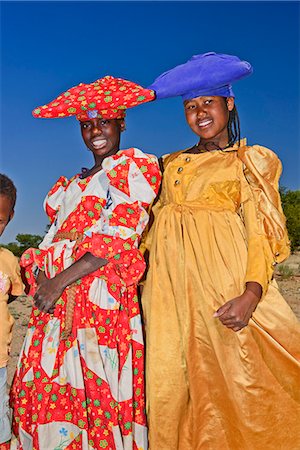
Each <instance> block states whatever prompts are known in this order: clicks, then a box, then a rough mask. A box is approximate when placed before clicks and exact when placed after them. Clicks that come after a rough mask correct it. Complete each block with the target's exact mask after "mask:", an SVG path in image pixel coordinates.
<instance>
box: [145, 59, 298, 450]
mask: <svg viewBox="0 0 300 450" xmlns="http://www.w3.org/2000/svg"><path fill="white" fill-rule="evenodd" d="M251 71H252V69H251V66H250V64H249V63H247V62H245V61H240V60H239V58H237V57H234V56H230V55H217V54H215V53H208V54H204V55H197V56H195V57H193V58H192V59H191V60H190V61H188V62H187V63H186V64H184V65H182V66H177V67H176V68H174V69H172V70H170V71H169V72H166V73H165V74H163V75H162V76H160V77H159V78H158V79H157V80H156V81H155V82H154V83H153V84H152V85H151V88H152V89H154V90H155V91H156V96H157V98H158V99H159V98H164V97H171V96H175V95H182V96H183V99H184V108H185V115H186V119H187V122H188V124H189V126H190V128H191V129H192V131H194V132H195V133H196V134H197V136H198V137H199V138H200V140H199V142H198V144H197V145H195V146H194V147H192V148H189V149H186V150H183V151H179V152H177V153H173V154H171V155H167V156H165V157H164V158H163V166H164V180H163V185H162V191H161V195H160V197H159V199H158V201H157V203H156V205H155V206H154V208H153V213H154V217H155V219H154V223H153V226H152V228H151V229H150V232H149V234H148V236H147V238H146V241H145V245H146V248H147V249H148V250H149V251H150V259H149V272H148V275H147V279H146V283H145V286H144V291H143V297H142V302H143V307H144V314H145V323H146V347H147V356H146V363H147V366H146V374H147V389H146V392H147V412H148V419H149V428H150V450H177V449H178V450H200V449H201V450H279V449H280V450H299V449H300V324H299V322H298V321H297V319H296V317H295V316H294V314H293V313H292V311H291V309H290V308H289V306H288V305H287V304H286V302H285V300H284V299H283V298H282V296H281V295H280V293H279V291H278V287H277V284H276V282H275V280H273V270H274V266H275V265H276V263H278V262H282V261H283V260H284V259H285V258H286V257H287V256H288V255H289V242H288V237H287V232H286V227H285V218H284V215H283V213H282V208H281V203H280V196H279V193H278V180H279V176H280V174H281V163H280V161H279V159H278V158H277V156H276V155H275V154H274V153H273V152H272V151H270V150H268V149H267V148H265V147H262V146H259V145H254V146H247V144H246V141H245V140H244V139H243V140H240V136H239V123H238V116H237V112H236V108H235V104H234V95H233V92H232V89H231V85H230V84H231V82H233V81H236V80H238V79H240V78H242V77H244V76H246V75H247V74H249V73H251Z"/></svg>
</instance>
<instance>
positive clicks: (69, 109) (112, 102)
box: [32, 75, 155, 121]
mask: <svg viewBox="0 0 300 450" xmlns="http://www.w3.org/2000/svg"><path fill="white" fill-rule="evenodd" d="M154 98H155V96H154V91H152V90H151V89H145V88H143V87H142V86H139V85H138V84H136V83H133V82H132V81H128V80H123V79H122V78H114V77H112V76H109V75H108V76H106V77H104V78H100V79H99V80H96V81H94V82H93V83H90V84H85V83H80V84H79V85H78V86H74V87H72V88H71V89H68V90H67V91H66V92H64V93H62V94H60V95H59V96H58V97H57V98H56V99H54V100H53V101H51V102H50V103H48V104H46V105H44V106H39V107H38V108H35V109H34V110H33V112H32V114H33V116H34V117H38V118H39V117H40V118H60V117H69V116H76V118H77V119H78V120H80V121H84V120H90V119H92V118H95V117H100V118H103V119H121V118H123V117H125V113H126V109H128V108H133V107H135V106H137V105H140V104H142V103H146V102H150V101H152V100H154Z"/></svg>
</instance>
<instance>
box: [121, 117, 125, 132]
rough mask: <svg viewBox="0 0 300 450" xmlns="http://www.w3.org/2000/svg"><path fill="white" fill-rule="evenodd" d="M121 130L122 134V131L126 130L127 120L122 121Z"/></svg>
mask: <svg viewBox="0 0 300 450" xmlns="http://www.w3.org/2000/svg"><path fill="white" fill-rule="evenodd" d="M120 130H121V133H122V131H125V130H126V123H125V119H120Z"/></svg>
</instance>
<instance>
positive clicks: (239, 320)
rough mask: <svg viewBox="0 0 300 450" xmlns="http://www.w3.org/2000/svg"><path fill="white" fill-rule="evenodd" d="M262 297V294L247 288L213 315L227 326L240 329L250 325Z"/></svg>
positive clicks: (236, 329) (235, 329)
mask: <svg viewBox="0 0 300 450" xmlns="http://www.w3.org/2000/svg"><path fill="white" fill-rule="evenodd" d="M260 297H261V295H258V294H257V293H255V292H253V291H252V290H250V289H246V290H245V292H244V293H243V294H242V295H240V296H239V297H236V298H233V299H232V300H229V301H228V302H226V303H225V304H224V305H222V306H221V308H219V309H218V310H217V311H216V312H215V313H214V315H213V316H214V317H217V318H218V319H219V320H220V322H222V324H223V325H225V327H227V328H231V329H232V330H233V331H239V330H241V329H242V328H244V327H246V326H247V325H248V323H249V320H250V318H251V316H252V313H253V312H254V310H255V308H256V306H257V304H258V302H259V300H260Z"/></svg>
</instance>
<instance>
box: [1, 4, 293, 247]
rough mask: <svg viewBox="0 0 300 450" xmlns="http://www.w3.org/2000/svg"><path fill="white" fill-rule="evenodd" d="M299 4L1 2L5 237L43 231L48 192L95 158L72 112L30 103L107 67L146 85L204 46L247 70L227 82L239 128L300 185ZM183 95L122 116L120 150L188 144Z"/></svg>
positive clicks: (288, 182)
mask: <svg viewBox="0 0 300 450" xmlns="http://www.w3.org/2000/svg"><path fill="white" fill-rule="evenodd" d="M299 7H300V3H299V2H286V1H285V2H277V1H276V2H273V1H267V2H238V1H233V2H227V1H221V2H214V1H211V2H201V1H200V2H195V1H194V2H188V1H185V2H173V1H168V2H159V1H155V2H126V1H123V2H108V1H105V2H101V1H94V2H87V1H85V2H72V1H69V2H1V64H2V71H1V155H0V168H1V172H2V173H6V174H7V175H8V176H10V177H11V178H12V179H13V180H14V181H15V184H16V186H17V188H18V200H17V206H16V214H15V218H14V220H13V222H12V223H11V224H9V226H8V228H7V230H6V231H5V233H4V235H3V238H2V242H9V241H12V240H14V238H15V236H16V234H17V233H36V234H43V232H44V230H45V227H46V225H47V218H46V216H45V214H44V212H43V209H42V202H43V198H44V196H45V194H46V193H47V191H48V190H49V188H50V187H51V186H52V184H53V183H54V182H55V180H56V179H57V178H58V177H59V176H60V175H66V176H68V177H70V176H72V175H73V174H74V173H77V172H78V171H80V169H81V167H82V166H86V167H88V166H90V165H91V164H92V158H91V155H90V153H89V152H88V151H87V150H86V149H85V147H84V144H83V141H82V139H81V136H80V132H79V126H78V123H77V121H76V120H75V119H74V118H68V119H57V120H38V119H34V118H33V117H32V116H31V111H32V109H33V108H34V107H35V106H38V105H41V104H44V103H47V102H48V101H50V100H52V99H53V98H54V97H55V96H57V95H58V94H59V93H61V92H63V91H64V90H66V89H67V88H69V87H71V86H74V85H76V84H78V83H79V82H92V81H94V80H95V79H97V78H100V77H102V76H104V75H107V74H110V75H113V76H119V77H122V78H127V79H130V80H133V81H136V82H138V83H140V84H142V85H144V86H147V85H149V84H150V83H151V82H152V81H153V80H154V78H156V77H157V76H158V75H159V74H160V73H161V72H163V71H165V70H168V69H169V68H171V67H173V66H175V65H177V64H180V63H183V62H185V61H186V60H187V59H189V58H190V57H191V56H192V55H194V54H198V53H204V52H207V51H216V52H222V53H231V54H236V55H238V56H239V57H241V58H242V59H245V60H248V61H250V62H251V63H252V65H253V67H254V73H253V75H252V76H251V77H249V78H247V79H245V80H243V81H241V82H239V83H237V84H236V85H235V87H234V91H235V95H236V102H237V106H238V110H239V114H240V119H241V129H242V135H243V136H247V138H248V142H249V143H250V144H254V143H259V144H261V145H265V146H267V147H269V148H271V149H273V150H274V151H275V152H276V153H277V154H278V155H279V157H280V158H281V160H282V162H283V166H284V172H283V176H282V179H281V183H282V185H284V186H287V187H288V188H290V189H299V178H300V177H299V174H300V136H299V123H300V120H299V119H300V117H299V55H300V52H299V42H300V40H299ZM195 142H196V136H194V135H193V133H192V132H191V131H190V130H189V128H188V126H187V125H186V124H185V120H184V115H183V108H182V102H181V99H179V98H176V99H167V100H162V101H157V102H153V103H151V104H145V105H142V106H140V107H138V108H135V109H133V110H129V111H128V114H127V131H126V133H123V135H122V143H121V144H122V145H121V147H122V148H128V147H131V146H135V147H139V148H141V149H143V150H144V151H146V152H150V153H155V154H156V155H158V156H159V155H161V154H163V153H168V152H171V151H176V150H179V149H181V148H184V147H187V146H189V145H192V144H193V143H195Z"/></svg>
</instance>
